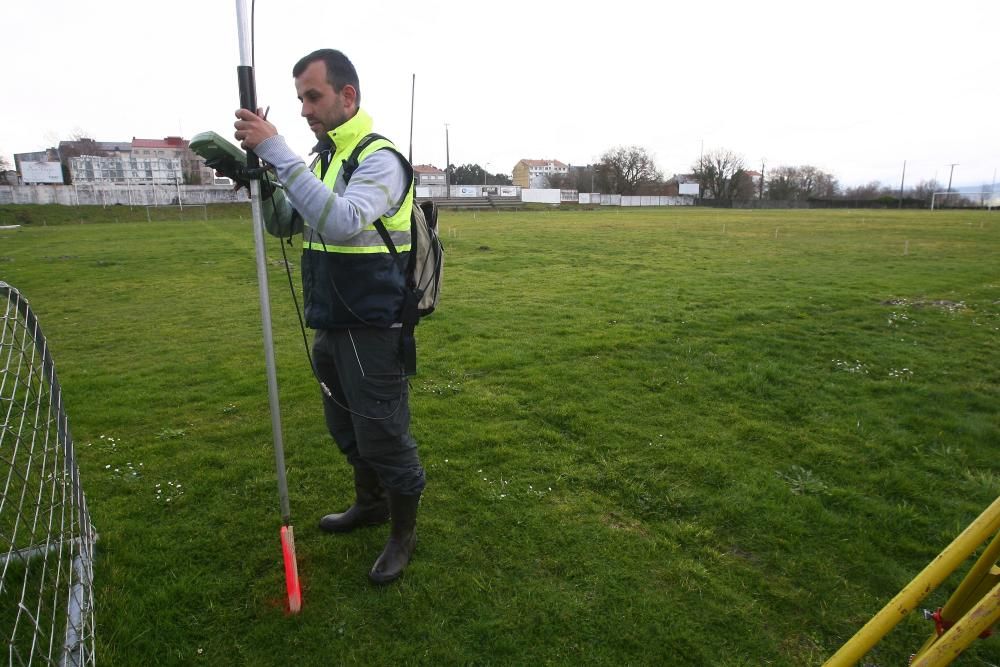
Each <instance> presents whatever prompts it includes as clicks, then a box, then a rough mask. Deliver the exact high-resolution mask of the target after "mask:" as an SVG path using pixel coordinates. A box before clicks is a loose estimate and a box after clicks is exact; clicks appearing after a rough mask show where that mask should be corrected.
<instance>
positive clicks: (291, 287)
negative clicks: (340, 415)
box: [265, 175, 406, 421]
mask: <svg viewBox="0 0 1000 667" xmlns="http://www.w3.org/2000/svg"><path fill="white" fill-rule="evenodd" d="M265 178H267V179H268V180H270V176H268V175H265ZM271 211H272V213H273V215H274V217H275V219H276V218H277V216H278V206H277V204H275V203H274V197H273V196H272V197H271ZM317 235H318V234H317ZM320 239H321V240H322V237H320ZM288 241H289V243H291V238H289V239H288ZM278 245H280V246H281V257H282V259H283V260H284V262H285V275H286V276H287V277H288V289H289V291H290V292H291V293H292V302H293V303H294V304H295V314H296V316H297V317H298V320H299V331H301V332H302V344H303V348H304V349H305V352H306V360H307V361H308V363H309V370H310V371H312V374H313V378H315V380H316V382H317V383H318V384H319V386H320V388H321V389H322V390H323V395H324V396H326V397H327V398H329V399H330V400H331V401H333V402H334V403H335V404H336V405H337V406H338V407H340V408H341V409H343V410H346V411H347V412H348V413H350V414H352V415H355V416H357V417H361V418H362V419H368V420H370V421H387V420H389V419H392V418H393V417H395V416H396V413H397V412H399V409H400V408H401V407H402V406H403V393H404V391H405V389H406V385H405V384H404V385H402V386H401V387H400V389H399V399H398V400H397V401H396V407H395V408H393V410H392V412H390V413H389V414H388V415H386V416H384V417H373V416H371V415H366V414H362V413H360V412H358V411H357V410H353V409H351V408H350V407H348V406H346V405H344V404H343V403H341V402H340V401H338V400H337V399H336V398H334V396H333V392H332V391H330V388H329V387H327V386H326V384H325V383H324V382H323V380H322V379H321V378H320V377H319V370H318V369H317V368H316V362H314V361H313V358H312V352H311V351H310V349H309V337H308V335H307V334H306V326H305V321H304V319H303V316H302V309H301V308H300V307H299V299H298V297H297V296H296V295H295V283H294V281H293V280H292V265H291V263H289V261H288V255H287V254H286V253H285V243H284V241H283V240H282V239H278ZM323 247H324V248H326V244H325V243H324V244H323ZM328 277H329V276H328ZM330 285H331V286H332V287H333V289H334V291H336V292H337V296H338V297H340V292H339V291H337V286H336V284H334V282H333V278H332V277H331V278H330ZM341 301H343V298H342V297H341ZM344 305H345V306H347V304H346V303H345V304H344ZM347 309H348V310H351V309H350V307H347ZM351 313H352V314H354V311H351ZM354 316H355V317H357V315H356V314H354ZM358 319H361V318H358ZM362 321H363V320H362ZM403 377H404V376H402V375H400V379H402V378H403Z"/></svg>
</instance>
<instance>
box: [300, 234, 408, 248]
mask: <svg viewBox="0 0 1000 667" xmlns="http://www.w3.org/2000/svg"><path fill="white" fill-rule="evenodd" d="M389 238H390V239H392V244H393V245H394V246H396V250H399V246H401V245H405V246H407V247H409V245H410V232H409V230H407V231H405V232H389ZM308 241H309V242H310V243H319V244H320V245H323V239H321V238H319V237H318V236H316V235H313V234H310V235H309V238H308ZM326 245H327V247H331V246H334V245H336V246H339V247H341V248H363V247H373V248H378V249H379V250H380V251H385V252H389V249H388V248H387V247H386V246H385V243H384V242H383V241H382V236H381V235H380V234H379V233H378V230H376V229H371V230H368V229H366V230H363V231H360V232H358V233H357V234H355V235H354V236H352V237H351V238H349V239H344V240H343V241H337V242H336V243H327V244H326Z"/></svg>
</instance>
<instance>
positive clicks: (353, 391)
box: [313, 328, 425, 495]
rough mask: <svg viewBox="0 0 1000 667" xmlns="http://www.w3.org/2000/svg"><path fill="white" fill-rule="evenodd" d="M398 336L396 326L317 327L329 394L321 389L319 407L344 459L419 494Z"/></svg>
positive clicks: (319, 368)
mask: <svg viewBox="0 0 1000 667" xmlns="http://www.w3.org/2000/svg"><path fill="white" fill-rule="evenodd" d="M399 336H400V330H399V329H398V328H396V329H370V328H354V329H318V330H317V331H316V336H315V338H314V339H313V363H314V364H315V365H316V372H317V374H318V375H319V378H320V380H321V381H322V382H323V383H324V384H325V385H326V386H327V387H328V388H329V390H330V393H331V394H333V399H332V400H331V399H330V398H328V397H327V396H326V395H325V394H324V395H323V413H324V415H325V417H326V426H327V428H328V429H329V430H330V435H332V436H333V439H334V441H335V442H336V443H337V446H338V447H339V448H340V451H342V452H343V453H344V455H345V456H346V457H347V462H348V463H350V464H351V465H352V466H356V467H368V468H371V469H373V470H375V472H376V474H377V475H378V478H379V480H380V481H381V482H382V486H384V487H385V488H386V489H387V490H388V491H391V492H395V493H400V494H403V495H417V494H419V493H421V492H422V491H423V490H424V484H425V479H424V468H423V466H421V465H420V457H419V456H418V455H417V443H416V441H415V440H414V439H413V436H411V435H410V404H409V395H410V394H409V386H408V384H407V381H406V376H405V375H404V374H403V365H402V362H401V360H400V354H399Z"/></svg>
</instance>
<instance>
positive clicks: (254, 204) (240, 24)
mask: <svg viewBox="0 0 1000 667" xmlns="http://www.w3.org/2000/svg"><path fill="white" fill-rule="evenodd" d="M236 23H237V30H238V32H239V39H240V64H239V67H237V68H236V73H237V77H238V79H239V85H240V106H241V107H242V108H244V109H249V110H250V111H252V112H253V113H257V84H256V82H255V80H254V73H253V57H252V53H253V45H252V44H251V41H250V40H251V38H250V34H251V33H250V22H249V14H247V8H246V0H236ZM247 174H248V176H249V177H250V210H251V212H252V214H253V241H254V247H255V248H256V251H257V288H258V292H259V294H260V316H261V321H262V324H263V329H264V359H265V362H266V365H267V394H268V400H269V401H270V407H271V431H272V433H273V436H274V463H275V467H276V468H277V473H278V495H279V497H280V500H281V551H282V555H283V557H284V562H285V588H286V590H287V592H288V609H289V611H291V612H292V613H293V614H297V613H298V612H299V610H300V609H301V608H302V589H301V587H300V586H299V569H298V564H297V563H296V560H295V535H294V533H293V531H292V520H291V510H290V509H289V505H288V481H287V480H286V478H285V448H284V445H283V444H282V439H281V408H280V405H279V404H278V375H277V372H276V371H275V365H274V341H273V338H272V333H271V301H270V296H269V294H268V288H267V262H266V258H265V255H264V216H263V215H262V213H261V208H260V176H261V170H260V160H258V159H257V155H256V154H255V153H254V152H253V151H247Z"/></svg>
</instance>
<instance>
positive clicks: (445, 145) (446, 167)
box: [444, 123, 451, 197]
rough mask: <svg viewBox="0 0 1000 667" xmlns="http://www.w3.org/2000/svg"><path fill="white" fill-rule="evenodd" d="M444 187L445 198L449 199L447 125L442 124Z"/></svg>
mask: <svg viewBox="0 0 1000 667" xmlns="http://www.w3.org/2000/svg"><path fill="white" fill-rule="evenodd" d="M444 162H445V165H444V186H445V188H447V191H446V193H445V197H451V152H450V149H449V146H448V123H445V124H444Z"/></svg>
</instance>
